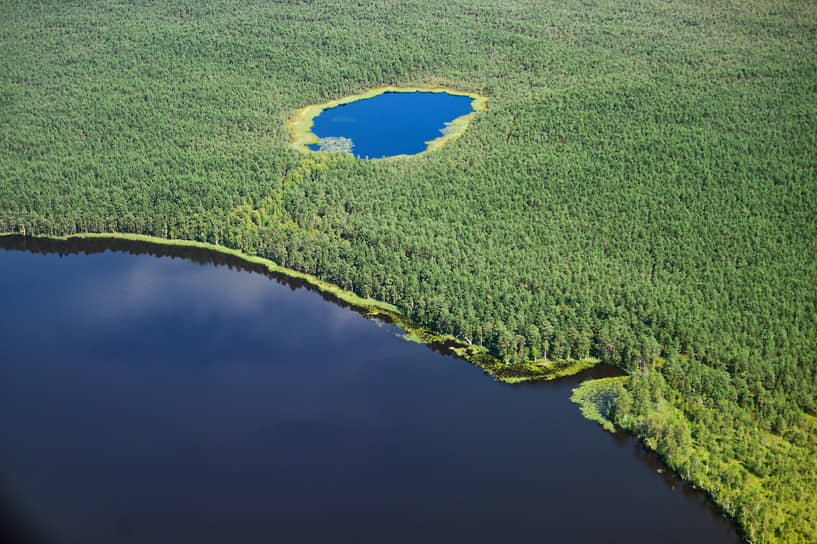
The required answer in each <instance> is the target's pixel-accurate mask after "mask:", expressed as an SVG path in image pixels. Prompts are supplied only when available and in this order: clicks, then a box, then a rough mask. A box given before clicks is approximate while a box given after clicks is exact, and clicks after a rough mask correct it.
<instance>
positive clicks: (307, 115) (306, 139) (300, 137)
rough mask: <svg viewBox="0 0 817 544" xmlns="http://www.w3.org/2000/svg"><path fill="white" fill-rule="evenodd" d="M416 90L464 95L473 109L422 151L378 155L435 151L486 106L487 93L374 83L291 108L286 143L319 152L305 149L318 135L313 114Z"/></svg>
mask: <svg viewBox="0 0 817 544" xmlns="http://www.w3.org/2000/svg"><path fill="white" fill-rule="evenodd" d="M417 92H420V93H437V94H440V93H445V94H450V95H454V96H467V97H469V98H472V99H473V100H472V102H471V108H472V109H473V111H472V112H470V113H467V114H465V115H462V116H460V117H457V118H456V119H452V120H451V125H450V126H451V130H450V131H449V132H448V133H447V134H444V135H442V136H440V137H438V138H435V139H433V140H431V141H429V142H426V144H427V147H426V149H425V150H424V151H422V152H420V153H417V154H415V155H391V156H389V157H382V158H383V159H393V158H399V157H414V156H417V155H422V154H423V153H427V152H428V151H435V150H437V149H440V148H441V147H443V146H444V145H445V144H447V143H448V142H450V141H452V140H455V139H457V138H459V137H460V135H462V133H464V132H465V129H466V128H468V125H469V124H470V123H471V120H472V119H473V118H474V115H475V114H476V113H477V112H479V111H486V110H487V109H488V107H487V101H488V97H487V96H483V95H481V94H479V93H476V92H469V91H461V90H457V89H450V88H447V87H424V86H418V87H398V86H394V85H385V86H382V87H375V88H373V89H369V90H368V91H364V92H362V93H359V94H352V95H348V96H344V97H341V98H336V99H334V100H330V101H328V102H324V103H322V104H312V105H309V106H305V107H303V108H300V109H298V110H295V114H294V115H293V116H292V118H291V119H290V120H289V121H287V123H286V127H287V129H288V130H289V132H290V133H291V134H292V140H291V142H290V146H291V147H292V148H294V149H297V150H298V151H300V152H302V153H320V152H319V151H314V150H312V149H309V148H308V147H307V146H308V145H311V144H316V143H318V141H319V138H318V136H317V135H316V134H315V133H313V132H312V126H313V124H314V120H315V118H316V117H317V116H319V115H320V114H321V113H322V112H323V111H324V110H328V109H332V108H335V107H337V106H343V105H344V104H351V103H352V102H358V101H360V100H366V99H368V98H374V97H375V96H379V95H381V94H384V93H417ZM371 160H375V159H371Z"/></svg>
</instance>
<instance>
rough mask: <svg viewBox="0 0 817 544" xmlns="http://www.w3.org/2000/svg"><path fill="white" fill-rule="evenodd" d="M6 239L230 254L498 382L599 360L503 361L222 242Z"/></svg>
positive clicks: (541, 376)
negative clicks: (113, 243) (99, 242)
mask: <svg viewBox="0 0 817 544" xmlns="http://www.w3.org/2000/svg"><path fill="white" fill-rule="evenodd" d="M3 237H19V238H33V239H43V240H63V241H68V240H83V239H96V240H104V239H110V240H130V241H135V242H142V243H148V244H154V245H157V246H170V247H186V248H191V247H192V248H199V249H204V250H207V251H212V252H216V253H221V254H225V255H229V256H231V257H234V258H237V259H240V260H242V261H244V262H246V263H250V264H255V265H260V266H262V267H263V268H265V269H266V270H267V271H269V272H271V273H273V274H280V275H283V276H286V277H289V278H292V279H295V280H299V281H303V282H304V283H306V284H308V285H310V286H311V287H312V288H314V289H316V290H317V291H318V292H320V293H321V294H324V295H329V296H331V297H333V298H335V299H337V300H338V301H341V302H343V303H345V304H348V305H349V306H351V307H352V308H353V309H354V310H356V311H358V312H359V313H361V314H362V315H363V316H364V317H366V318H367V319H375V320H380V321H384V322H386V323H388V324H391V325H395V326H397V327H398V328H400V329H402V331H403V334H401V335H400V336H401V337H402V338H403V339H405V340H407V341H410V342H416V343H419V344H425V345H427V346H428V347H429V348H430V349H433V350H435V351H439V352H441V353H444V354H450V355H453V356H455V357H459V358H460V359H463V360H465V361H467V362H469V363H471V364H473V365H475V366H477V367H479V368H480V369H482V371H483V372H484V373H486V374H488V375H490V376H493V377H494V379H496V380H497V381H501V382H504V383H507V384H515V383H521V382H536V381H550V380H554V379H557V378H562V377H566V376H572V375H574V374H577V373H579V372H581V371H583V370H586V369H588V368H591V367H593V366H596V365H597V364H599V363H600V361H599V360H598V359H595V358H592V357H588V358H585V359H581V360H575V359H566V360H556V361H551V360H538V361H525V362H522V363H516V364H512V365H509V364H504V363H503V362H502V361H501V360H499V359H498V358H497V357H495V356H494V355H492V354H491V353H489V352H488V349H487V348H485V347H483V346H478V345H471V344H468V343H467V342H464V341H462V340H460V339H458V338H456V337H454V336H451V335H448V334H442V333H438V332H435V331H433V330H431V329H430V328H428V327H426V326H425V325H421V324H420V323H417V322H415V321H413V320H412V319H411V318H409V317H408V316H407V315H405V314H404V313H403V312H401V311H400V310H399V309H398V308H397V307H396V306H394V305H393V304H389V303H387V302H383V301H380V300H376V299H372V298H363V297H360V296H358V295H357V294H355V293H353V292H352V291H347V290H345V289H342V288H341V287H338V286H337V285H335V284H333V283H329V282H327V281H324V280H322V279H320V278H318V277H317V276H314V275H312V274H307V273H304V272H299V271H297V270H293V269H291V268H286V267H284V266H281V265H279V264H277V263H276V262H274V261H272V260H270V259H267V258H264V257H259V256H255V255H248V254H246V253H243V252H242V251H239V250H237V249H232V248H229V247H225V246H218V245H215V244H210V243H206V242H197V241H193V240H183V239H169V238H159V237H156V236H149V235H145V234H129V233H80V234H71V235H67V236H42V235H28V234H21V233H18V232H0V238H3Z"/></svg>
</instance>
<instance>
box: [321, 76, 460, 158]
mask: <svg viewBox="0 0 817 544" xmlns="http://www.w3.org/2000/svg"><path fill="white" fill-rule="evenodd" d="M471 102H472V99H471V98H470V97H467V96H455V95H452V94H448V93H428V92H425V93H423V92H415V93H383V94H381V95H377V96H375V97H373V98H368V99H366V100H358V101H357V102H352V103H351V104H345V105H343V106H337V107H335V108H332V109H328V110H324V111H323V112H321V114H320V115H319V116H318V117H316V118H315V121H314V125H313V127H312V132H313V133H314V134H316V135H317V136H318V137H319V138H327V137H333V138H337V137H341V138H349V139H351V140H352V143H353V144H354V147H353V148H352V153H353V154H354V155H355V156H356V157H360V158H370V159H377V158H381V157H391V156H394V155H415V154H417V153H421V152H422V151H425V149H426V147H427V144H426V142H429V141H431V140H434V139H435V138H439V137H440V136H442V135H443V133H442V130H443V129H444V128H445V126H446V125H445V124H446V123H449V122H451V121H453V120H454V119H456V118H458V117H462V116H463V115H466V114H468V113H471V112H472V111H473V108H472V107H471ZM320 147H321V146H320V144H315V145H311V146H309V148H310V149H312V150H314V151H318V150H319V149H320Z"/></svg>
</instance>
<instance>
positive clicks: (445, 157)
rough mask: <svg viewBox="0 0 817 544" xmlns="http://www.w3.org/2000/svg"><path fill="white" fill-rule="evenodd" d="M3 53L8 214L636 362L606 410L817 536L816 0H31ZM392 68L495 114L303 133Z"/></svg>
mask: <svg viewBox="0 0 817 544" xmlns="http://www.w3.org/2000/svg"><path fill="white" fill-rule="evenodd" d="M0 51H2V54H0V232H18V233H24V234H29V235H45V236H61V235H68V234H75V233H82V232H123V233H139V234H150V235H154V236H160V237H165V238H184V239H191V240H200V241H206V242H210V243H215V244H220V245H224V246H229V247H231V248H236V249H240V250H242V251H243V252H245V253H247V254H250V255H261V256H264V257H269V258H271V259H273V260H275V261H276V262H277V263H279V264H281V265H284V266H287V267H290V268H294V269H296V270H299V271H303V272H307V273H310V274H315V275H317V276H319V277H320V278H322V279H324V280H327V281H330V282H333V283H335V284H337V285H339V286H341V287H343V288H345V289H348V290H353V291H354V292H355V293H357V294H359V295H362V296H366V297H373V298H376V299H380V300H383V301H386V302H389V303H392V304H395V305H396V306H398V307H399V308H400V309H401V310H402V311H403V312H405V313H406V314H407V315H408V316H410V317H411V318H412V319H414V320H416V321H418V322H420V323H423V324H425V325H428V326H430V327H431V328H433V329H435V330H437V331H440V332H444V333H449V334H452V335H454V336H456V337H458V338H460V339H462V340H465V341H467V342H469V343H470V342H472V343H474V344H480V345H484V346H486V347H487V348H489V349H490V350H491V351H492V352H493V353H494V354H495V355H496V356H498V357H499V358H501V359H503V360H504V361H506V362H507V364H508V365H521V364H523V363H524V362H526V361H530V360H533V359H542V358H547V359H553V360H556V359H566V358H582V357H587V356H593V357H597V358H599V359H601V360H602V361H605V362H610V363H614V364H617V365H619V366H621V367H622V368H624V369H627V370H629V371H630V372H631V376H630V378H629V379H625V380H623V381H622V380H619V381H618V382H616V383H615V384H613V385H611V386H610V387H609V388H608V391H606V393H605V394H604V399H606V400H605V402H606V404H605V408H604V409H605V410H607V416H609V417H610V418H611V419H615V420H616V421H618V422H619V423H621V424H622V425H623V426H625V427H627V428H628V429H629V430H631V431H632V432H634V433H635V434H637V435H638V436H641V437H642V438H644V440H645V443H646V444H647V445H648V446H650V447H651V448H653V449H656V450H657V451H658V452H659V453H660V454H661V455H662V457H663V459H664V460H665V462H667V464H668V465H669V466H671V467H672V468H673V469H674V470H676V471H677V472H678V473H679V474H681V475H682V476H684V477H685V478H687V479H689V480H691V481H692V482H694V483H696V485H699V486H700V487H702V488H704V489H706V490H707V491H708V492H709V493H710V494H711V495H712V497H713V498H714V500H715V501H716V502H718V504H720V505H721V507H722V508H723V509H724V511H725V512H726V513H728V514H729V515H730V516H732V517H733V518H734V519H735V520H736V521H737V522H738V523H739V524H740V525H741V526H742V527H743V529H744V531H745V532H746V535H747V537H748V538H749V539H750V540H752V541H754V542H769V543H771V542H802V543H805V542H813V541H814V540H815V539H817V463H815V455H817V417H815V414H817V368H816V366H817V365H815V359H816V358H817V357H815V348H817V332H815V331H817V308H816V307H817V245H816V244H817V220H815V217H817V160H816V159H815V157H816V156H817V100H815V96H817V4H814V3H813V2H807V1H782V2H781V1H777V0H774V1H772V0H747V1H736V2H711V1H708V0H682V1H673V2H669V1H661V0H643V1H637V0H636V1H633V0H627V1H623V2H621V1H615V2H614V1H607V0H598V1H592V0H591V1H573V0H566V1H563V2H550V1H544V2H543V1H532V0H531V1H527V0H519V1H505V0H498V1H492V2H488V1H476V0H450V1H447V2H438V1H427V0H419V1H416V2H411V3H407V2H399V1H390V0H383V1H374V2H369V1H359V2H346V1H316V2H297V1H284V2H266V1H265V2H256V1H254V0H241V1H239V0H222V1H216V0H213V1H205V2H201V1H193V0H175V1H173V2H164V1H159V2H142V1H137V0H134V1H105V0H99V1H93V2H85V3H81V4H66V3H64V2H56V1H54V2H51V1H43V2H36V3H35V2H15V3H3V4H2V5H0ZM382 85H401V86H413V85H414V86H442V87H449V88H452V89H459V90H464V91H473V92H478V93H480V94H482V95H485V96H487V97H488V102H487V111H484V112H479V113H478V114H477V115H476V116H475V117H474V119H473V121H472V122H471V124H470V126H469V127H468V129H467V131H466V132H465V133H464V134H463V135H462V136H460V137H459V139H457V140H456V141H454V142H452V143H450V144H448V145H446V146H445V147H443V148H442V149H440V150H438V151H434V152H431V153H426V154H423V155H422V156H418V157H408V158H396V159H384V160H377V161H365V160H358V159H354V158H351V157H348V156H344V155H343V154H340V153H327V154H303V153H299V152H297V151H295V150H293V149H291V148H290V147H289V146H288V143H289V141H290V138H291V137H292V136H291V134H289V133H288V131H287V129H286V126H285V125H286V122H287V120H288V119H289V118H290V117H291V116H292V115H293V112H294V111H295V110H297V109H298V108H302V107H304V106H306V105H309V104H316V103H320V102H325V101H328V100H332V99H335V98H339V97H342V96H345V95H350V94H355V93H360V92H363V91H365V90H366V89H369V88H372V87H378V86H382Z"/></svg>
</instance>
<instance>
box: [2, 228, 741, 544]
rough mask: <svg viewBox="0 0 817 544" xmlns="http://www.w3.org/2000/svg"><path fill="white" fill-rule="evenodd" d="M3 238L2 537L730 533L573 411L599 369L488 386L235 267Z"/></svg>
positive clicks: (283, 284) (604, 538)
mask: <svg viewBox="0 0 817 544" xmlns="http://www.w3.org/2000/svg"><path fill="white" fill-rule="evenodd" d="M2 247H5V248H16V249H14V250H9V249H0V300H2V307H1V309H0V346H1V347H2V351H0V353H2V356H0V437H2V442H0V444H2V445H1V446H0V508H2V510H0V511H2V514H3V516H4V517H3V520H2V521H3V526H2V528H3V530H4V531H5V532H6V536H8V534H10V533H9V532H10V531H11V530H12V528H14V530H15V532H14V534H13V536H14V538H16V539H18V540H19V539H21V538H22V537H23V536H27V537H28V539H29V540H30V541H35V542H40V541H42V542H66V543H83V544H91V543H104V544H117V543H153V544H160V543H174V544H176V543H186V542H195V543H197V544H200V543H227V542H241V543H271V542H275V543H281V542H283V543H289V542H299V543H303V542H306V543H309V542H321V543H323V542H389V543H391V542H412V543H416V542H449V543H453V542H464V543H465V542H467V543H469V544H471V543H481V542H491V543H496V542H592V543H599V542H628V543H637V542H649V543H651V544H653V543H655V542H662V543H663V542H696V543H715V542H730V543H734V542H739V541H740V539H739V538H738V537H737V535H736V532H735V529H734V528H733V527H732V526H731V525H730V524H729V523H728V522H727V521H726V520H724V519H723V517H722V516H720V515H719V514H718V512H717V511H716V510H715V509H714V508H713V507H712V506H711V505H710V503H709V502H707V500H706V499H705V498H704V497H703V496H702V495H701V494H699V493H697V492H695V491H693V490H691V489H690V488H689V486H687V485H686V484H684V483H683V482H680V481H678V480H677V479H676V478H674V477H673V476H670V475H668V474H666V473H665V474H663V475H660V474H658V473H657V472H656V470H657V469H658V468H659V467H660V465H659V464H658V463H657V462H656V460H655V458H654V457H653V456H651V455H650V454H647V453H645V452H644V451H643V450H642V449H641V447H640V446H639V445H638V443H637V442H636V441H634V440H633V439H631V438H629V437H627V436H625V435H621V434H617V435H612V434H609V433H607V432H605V431H603V430H602V429H601V428H600V427H599V426H598V425H596V424H595V423H592V422H590V421H587V420H585V419H583V418H582V417H581V415H580V413H579V410H578V408H577V406H576V405H574V404H572V403H571V402H569V400H568V397H569V395H570V390H571V388H572V387H575V385H576V384H577V383H579V381H581V380H583V379H586V378H587V377H589V376H592V375H594V373H595V375H604V374H605V373H609V372H610V370H609V369H605V368H599V369H595V370H593V371H592V372H591V373H585V374H584V375H582V376H578V377H572V378H569V379H565V380H562V381H560V382H558V383H549V384H539V385H519V386H509V385H504V384H501V383H498V382H495V381H494V380H492V379H491V378H490V377H488V376H485V375H483V374H482V372H481V371H480V370H479V369H478V368H476V367H474V366H471V365H470V364H468V363H466V362H464V361H462V360H459V359H456V358H454V357H451V356H443V355H441V354H440V353H437V352H435V351H432V350H430V349H428V347H426V346H423V345H419V344H413V343H409V342H406V341H405V340H403V339H401V338H399V337H398V336H397V334H396V333H397V332H398V331H397V329H396V328H394V327H392V326H390V325H385V324H382V323H377V322H374V321H370V320H367V319H365V318H363V317H362V316H360V315H359V314H357V313H355V312H354V311H352V310H350V309H348V308H344V307H342V306H341V305H338V304H335V303H332V302H330V301H327V300H326V299H324V298H323V297H322V296H321V295H320V294H318V293H315V292H313V291H310V290H308V289H305V288H301V287H298V284H297V282H296V283H291V282H290V281H289V280H282V279H280V278H279V279H276V278H275V277H271V276H269V275H263V274H260V273H257V272H255V273H253V272H251V271H247V270H239V269H238V268H236V266H237V261H235V260H234V259H232V258H230V257H225V256H220V255H215V254H211V253H207V252H204V251H201V250H196V249H179V250H176V249H164V248H161V247H157V246H151V245H147V244H141V243H130V242H113V241H110V242H105V241H99V240H97V241H91V240H88V241H85V242H82V241H69V242H50V241H32V240H21V239H19V238H5V239H4V238H0V248H2ZM24 248H25V250H22V249H24ZM106 248H110V249H115V250H116V251H117V252H110V251H105V250H106ZM77 251H82V252H87V253H88V254H87V255H86V254H76V252H77ZM151 254H152V255H151ZM160 255H163V256H164V257H163V258H156V256H160ZM170 256H175V257H184V258H170ZM216 264H218V266H217V265H216ZM224 265H228V266H224ZM250 270H252V267H250ZM38 539H39V540H38ZM4 541H5V542H8V541H10V540H8V539H6V540H4Z"/></svg>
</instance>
